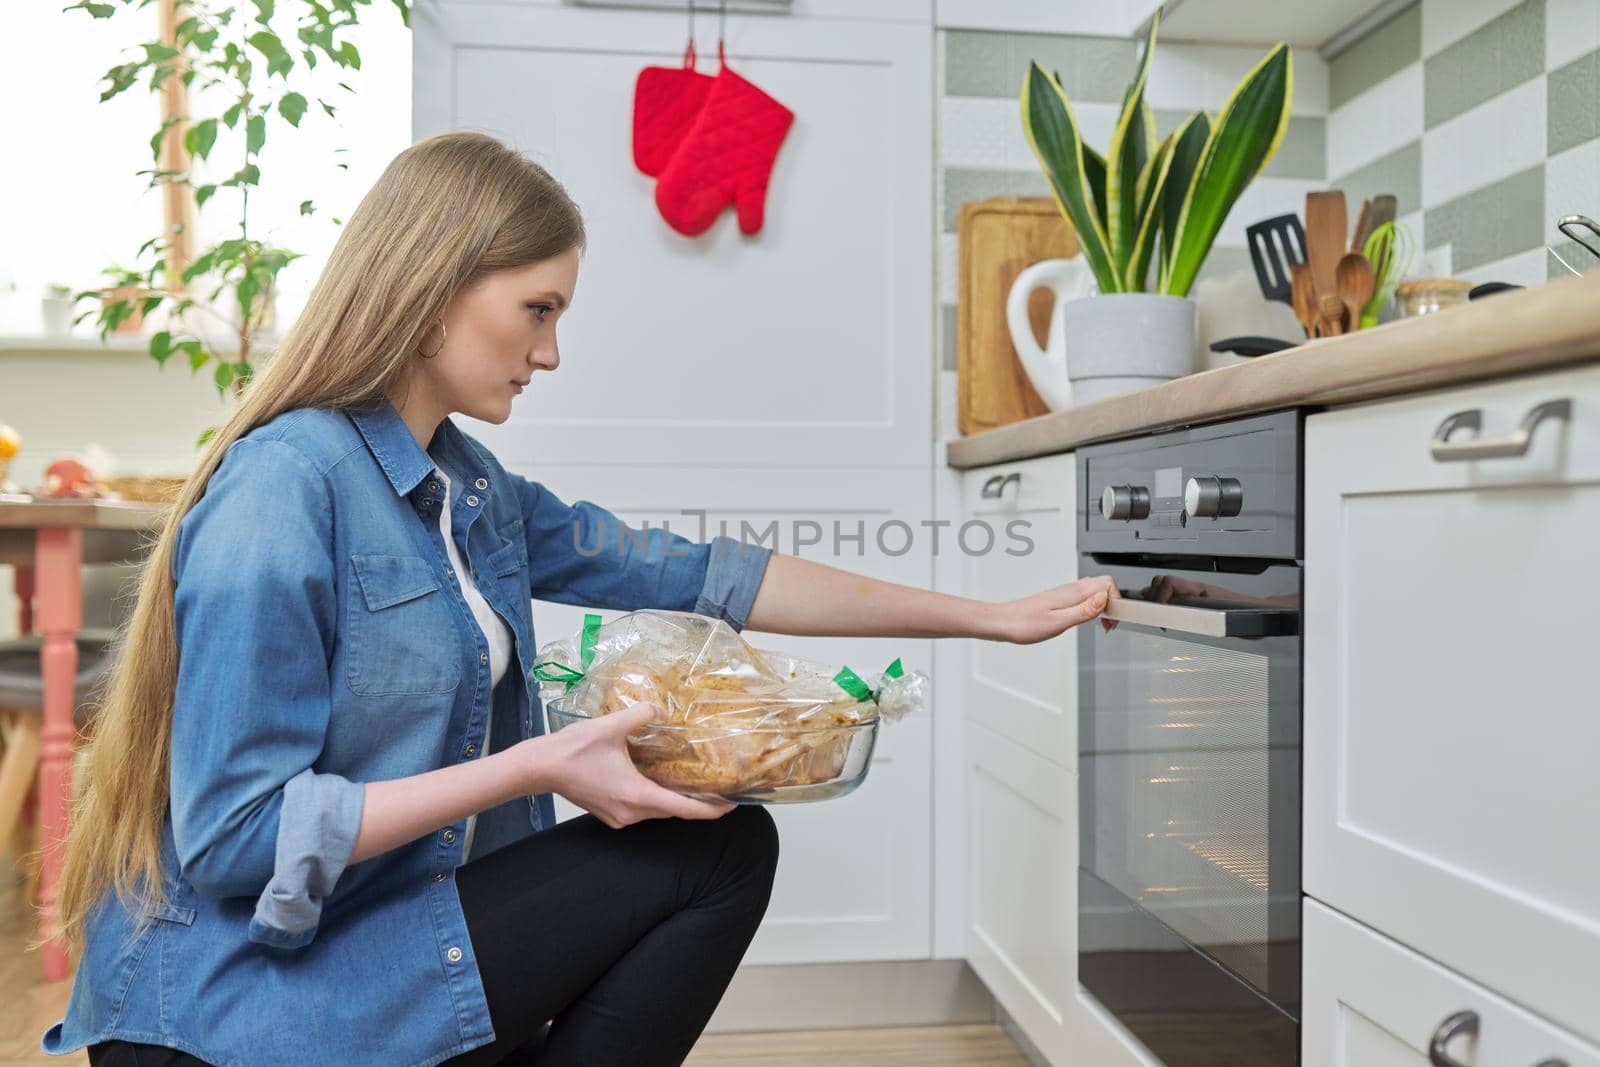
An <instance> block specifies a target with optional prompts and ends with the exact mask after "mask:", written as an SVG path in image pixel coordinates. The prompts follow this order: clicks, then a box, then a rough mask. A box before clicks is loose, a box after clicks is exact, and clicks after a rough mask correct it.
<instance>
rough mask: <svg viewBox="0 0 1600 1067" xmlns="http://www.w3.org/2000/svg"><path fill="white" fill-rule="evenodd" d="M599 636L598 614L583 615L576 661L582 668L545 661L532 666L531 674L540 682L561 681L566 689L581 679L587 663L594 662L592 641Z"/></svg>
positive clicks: (586, 669) (587, 666)
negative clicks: (577, 668)
mask: <svg viewBox="0 0 1600 1067" xmlns="http://www.w3.org/2000/svg"><path fill="white" fill-rule="evenodd" d="M599 638H600V616H598V615H594V614H590V615H585V616H584V617H583V636H581V637H580V638H579V639H578V661H579V662H580V663H582V664H583V670H581V671H580V670H574V669H573V668H571V667H568V666H567V665H566V664H564V663H554V662H551V661H548V660H547V661H545V662H544V663H536V664H534V666H533V676H534V677H535V678H537V679H539V680H540V681H541V682H561V683H563V684H564V685H565V686H566V687H567V688H568V689H571V688H572V687H573V686H575V685H577V684H578V683H579V682H581V681H583V677H584V674H585V673H586V672H587V671H588V670H589V664H591V663H593V662H594V643H595V642H596V641H597V640H599Z"/></svg>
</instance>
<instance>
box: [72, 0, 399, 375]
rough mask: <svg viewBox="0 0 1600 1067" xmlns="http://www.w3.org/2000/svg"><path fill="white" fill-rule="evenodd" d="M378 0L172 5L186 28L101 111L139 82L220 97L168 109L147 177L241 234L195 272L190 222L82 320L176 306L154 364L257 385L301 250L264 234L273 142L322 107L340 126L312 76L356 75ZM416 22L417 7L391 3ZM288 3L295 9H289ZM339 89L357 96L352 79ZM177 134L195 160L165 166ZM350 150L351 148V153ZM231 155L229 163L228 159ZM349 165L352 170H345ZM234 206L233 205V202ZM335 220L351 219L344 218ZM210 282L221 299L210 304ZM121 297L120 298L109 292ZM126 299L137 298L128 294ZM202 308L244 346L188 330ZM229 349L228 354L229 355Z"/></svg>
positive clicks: (197, 97)
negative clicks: (263, 352)
mask: <svg viewBox="0 0 1600 1067" xmlns="http://www.w3.org/2000/svg"><path fill="white" fill-rule="evenodd" d="M156 2H157V0H80V2H78V3H75V4H71V5H69V6H68V7H66V8H63V10H64V11H83V12H85V13H86V14H87V15H89V16H90V17H91V18H96V19H108V18H112V17H114V16H116V15H117V14H118V13H119V12H121V11H127V10H142V9H145V8H149V7H151V6H152V5H153V4H155V3H156ZM372 2H373V0H287V2H285V3H282V4H279V3H277V2H276V0H172V3H173V4H174V6H175V8H176V10H175V17H176V27H175V32H174V33H173V34H172V35H171V36H170V37H167V38H165V39H158V40H152V41H143V42H140V43H138V44H135V45H134V46H133V47H132V48H131V49H130V50H129V52H130V54H131V58H129V59H128V60H127V61H126V62H123V63H119V64H117V65H116V66H114V67H112V68H111V69H110V70H108V71H106V73H105V76H104V79H103V81H104V89H103V91H102V92H101V94H100V100H101V102H102V103H103V102H105V101H107V100H110V99H111V98H113V97H115V96H118V95H119V94H121V93H123V92H126V91H127V90H129V89H131V88H133V87H134V86H136V85H139V84H144V85H145V86H147V87H148V89H149V91H150V92H152V93H160V92H162V90H163V87H164V86H165V85H166V83H167V81H168V80H169V79H172V78H176V79H179V81H180V82H181V84H182V86H183V87H184V90H185V92H184V94H183V98H184V99H186V100H188V101H189V102H190V103H194V102H195V101H206V102H208V103H209V104H210V106H211V107H212V108H214V111H215V113H206V112H198V113H190V114H171V113H167V114H164V115H163V117H162V120H161V124H160V127H159V128H158V129H157V130H156V131H155V132H154V135H153V136H152V137H151V138H150V152H151V156H152V158H153V160H154V166H152V167H150V168H148V169H141V170H139V171H138V172H137V173H138V174H139V175H140V176H142V177H145V178H147V185H146V188H147V189H151V188H162V187H170V186H174V185H176V186H182V187H183V188H184V189H185V190H186V191H188V192H189V193H191V194H192V195H193V198H194V204H195V207H196V208H197V209H206V208H207V207H208V206H209V207H210V209H211V210H213V211H217V210H226V211H227V212H229V216H228V218H229V221H230V223H231V222H232V221H233V220H237V230H236V231H235V232H233V233H232V234H230V235H228V236H226V237H224V238H223V239H221V240H219V241H217V242H216V243H215V244H212V245H210V246H209V247H206V248H200V249H195V250H194V251H193V253H192V254H193V259H192V261H190V262H188V263H186V264H182V270H181V272H178V271H173V270H169V264H173V263H175V259H176V258H177V257H176V256H175V255H174V253H175V251H176V248H175V240H176V238H178V236H179V235H180V234H181V233H182V229H183V224H182V223H179V224H178V225H176V226H173V227H171V228H170V229H168V228H166V227H163V232H161V233H159V234H157V235H156V236H154V237H151V238H150V239H149V240H148V241H146V242H144V244H142V245H141V246H140V247H139V250H138V252H137V253H136V254H135V261H134V263H133V265H131V266H122V265H118V266H113V267H110V268H108V269H107V270H105V271H104V272H103V274H104V276H105V277H106V278H107V284H106V285H105V286H104V287H103V288H97V289H89V290H85V291H83V292H80V293H77V294H76V299H78V300H95V301H97V303H98V308H97V309H90V310H89V311H85V312H84V313H82V314H81V315H79V316H78V319H77V321H80V322H81V321H82V320H84V319H86V318H88V317H89V316H91V315H96V314H97V315H98V321H97V324H98V326H99V328H100V336H101V337H102V338H104V337H105V336H106V335H107V334H109V333H110V332H111V331H113V330H115V329H116V328H117V327H118V326H120V325H121V324H122V323H124V322H126V321H127V320H128V319H129V318H131V317H132V316H134V315H135V314H139V315H149V314H151V313H152V312H154V311H155V310H156V309H157V308H160V307H161V306H163V305H167V307H168V309H169V315H168V321H169V322H170V323H172V324H174V328H169V329H165V330H162V331H160V332H158V333H156V334H154V335H153V336H152V337H151V338H150V356H151V358H152V359H154V360H155V361H156V362H157V363H158V364H160V365H162V366H163V367H164V366H165V365H166V363H167V361H168V360H170V359H172V358H173V357H174V356H181V357H183V358H184V359H186V360H187V362H188V364H189V367H190V370H191V372H192V373H198V372H199V371H200V370H201V369H202V368H204V367H206V366H207V365H210V366H211V368H212V370H211V373H212V377H213V380H214V381H215V383H216V386H217V390H218V392H219V394H221V395H224V396H225V395H227V393H228V391H229V390H230V389H232V390H235V391H237V390H238V389H240V388H242V387H243V385H244V383H245V382H247V381H248V380H249V379H250V376H251V357H252V341H253V339H254V338H255V337H256V336H257V335H258V333H259V331H260V329H261V327H262V325H263V322H264V319H265V317H266V315H267V314H268V313H269V311H270V307H271V297H272V293H273V291H274V289H275V287H276V284H277V279H278V274H279V272H280V271H282V270H283V268H284V267H286V266H288V265H289V263H290V262H292V261H293V260H295V259H296V258H298V253H296V252H293V251H290V250H289V249H286V248H279V247H276V246H274V245H272V244H270V243H268V242H266V241H264V240H263V239H262V238H261V237H260V236H258V235H257V234H255V233H253V232H252V230H251V221H252V220H251V216H250V194H251V190H252V189H256V188H258V187H259V186H260V185H261V180H262V175H261V166H260V156H261V151H262V149H263V148H264V147H265V145H266V144H267V140H268V138H269V137H276V136H279V135H280V134H282V133H283V132H284V131H285V130H289V129H297V128H299V127H300V124H301V122H302V121H303V120H305V117H306V115H307V112H309V111H311V109H312V108H313V107H316V108H318V109H320V110H321V111H322V112H324V113H325V114H326V115H327V116H328V118H330V119H332V118H334V117H335V116H336V115H337V113H338V108H337V106H336V104H335V103H333V102H331V101H329V100H327V99H325V98H323V97H322V96H321V95H319V94H318V92H317V91H316V90H315V89H313V87H312V79H311V77H310V72H311V71H313V70H315V69H316V67H317V65H318V64H319V63H325V64H331V65H332V66H333V67H337V68H340V69H341V76H342V77H349V75H348V74H345V73H343V72H344V71H359V70H360V69H361V53H360V52H359V50H358V49H357V48H356V46H355V44H354V43H353V42H352V41H350V40H349V39H348V38H347V34H348V31H349V30H350V28H351V27H353V26H355V25H356V24H357V23H358V21H359V20H360V18H361V15H362V9H363V8H366V7H368V6H369V5H370V4H371V3H372ZM389 2H390V3H392V4H393V5H394V6H395V7H396V8H398V9H399V12H400V17H401V19H402V20H403V21H405V22H406V23H407V24H408V25H409V21H410V0H389ZM280 8H281V9H282V10H280ZM337 84H338V86H339V88H340V89H341V90H343V91H344V92H346V93H353V92H354V89H352V88H351V87H350V85H349V84H348V83H347V82H345V81H339V82H338V83H337ZM174 127H176V128H177V131H178V132H179V133H180V134H181V137H182V143H183V148H184V151H183V152H182V153H178V154H177V156H176V160H175V161H174V160H173V159H172V158H171V157H170V156H169V159H168V160H167V162H168V163H169V164H174V165H169V166H167V167H165V168H163V166H162V145H163V141H164V140H165V139H166V138H167V137H168V135H169V131H171V130H173V128H174ZM341 151H342V150H341ZM224 153H226V154H227V157H228V158H227V161H226V162H224ZM333 166H335V167H337V168H339V169H344V168H345V167H346V164H344V163H343V162H338V161H335V162H334V163H333ZM224 205H226V206H224ZM315 212H316V204H315V202H314V201H313V200H309V199H308V200H304V201H302V202H301V203H300V214H301V215H311V214H314V213H315ZM333 222H334V224H335V225H339V224H340V220H339V219H337V218H335V219H333ZM205 287H209V291H207V292H205V293H204V296H203V297H200V296H197V295H196V293H198V292H200V291H201V290H202V289H204V288H205ZM107 290H111V291H112V292H111V294H110V297H107V296H106V291H107ZM116 290H122V291H123V292H129V293H132V294H133V295H129V296H120V297H119V296H117V293H116ZM224 292H231V294H232V296H233V301H232V303H233V304H234V305H235V306H234V307H233V308H230V309H228V311H229V313H227V314H225V313H223V312H221V311H219V310H218V308H217V300H218V297H219V296H221V295H222V294H223V293H224ZM191 309H193V310H195V311H196V312H197V313H199V314H202V315H206V316H210V317H212V318H215V319H217V320H220V321H221V322H222V324H223V326H224V327H225V328H226V329H227V331H228V334H229V335H230V340H231V341H233V342H235V344H234V345H230V346H228V347H232V348H233V349H234V350H233V351H232V352H230V353H229V354H227V355H226V356H224V355H223V354H221V353H219V352H216V351H214V350H213V346H211V345H209V344H208V343H207V341H206V340H205V339H204V338H203V337H202V336H200V335H199V333H200V332H199V331H197V330H192V329H186V328H183V327H180V326H177V325H176V324H179V323H184V322H187V321H188V320H187V319H186V318H185V314H186V313H187V312H189V311H191ZM216 347H222V346H216Z"/></svg>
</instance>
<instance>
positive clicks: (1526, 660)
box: [1304, 367, 1600, 1063]
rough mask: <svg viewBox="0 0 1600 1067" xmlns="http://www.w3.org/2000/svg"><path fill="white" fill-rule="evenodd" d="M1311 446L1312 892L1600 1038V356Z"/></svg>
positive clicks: (1345, 427)
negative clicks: (1498, 441) (1483, 450)
mask: <svg viewBox="0 0 1600 1067" xmlns="http://www.w3.org/2000/svg"><path fill="white" fill-rule="evenodd" d="M1550 401H1565V402H1567V407H1568V410H1567V411H1566V412H1565V413H1564V414H1562V415H1559V416H1554V417H1547V418H1545V419H1544V420H1543V421H1542V422H1540V424H1539V425H1538V426H1537V427H1536V428H1535V429H1534V431H1533V433H1532V435H1531V440H1530V441H1529V442H1528V443H1527V447H1526V451H1525V453H1523V454H1520V455H1504V456H1499V457H1492V458H1490V457H1485V458H1465V459H1461V458H1455V457H1453V456H1451V455H1450V454H1449V451H1448V449H1447V450H1446V451H1445V453H1444V454H1443V455H1442V456H1440V455H1436V452H1435V446H1434V438H1435V436H1436V434H1437V431H1438V429H1439V428H1440V427H1441V425H1443V424H1444V423H1445V422H1446V420H1447V419H1450V418H1451V417H1452V416H1456V419H1455V420H1454V421H1457V422H1469V421H1471V419H1472V418H1473V416H1461V415H1459V414H1458V413H1462V412H1477V413H1478V414H1477V415H1476V416H1475V417H1476V419H1477V421H1478V422H1479V423H1480V425H1481V431H1480V432H1481V434H1482V435H1483V436H1484V437H1498V436H1502V435H1507V434H1509V433H1511V432H1512V431H1513V430H1514V429H1515V427H1516V426H1517V425H1518V423H1519V422H1520V421H1522V420H1523V419H1524V418H1525V416H1526V414H1527V413H1528V412H1530V411H1533V410H1535V409H1536V408H1537V407H1538V406H1539V405H1543V404H1546V403H1547V402H1550ZM1462 436H1465V437H1467V438H1470V437H1471V436H1472V435H1471V432H1470V430H1469V431H1466V432H1465V433H1464V434H1463V432H1462V431H1458V432H1457V435H1456V436H1455V437H1454V438H1452V440H1457V439H1460V438H1461V437H1462ZM1503 451H1505V452H1516V451H1517V449H1516V448H1515V447H1508V448H1505V449H1504V450H1503ZM1305 457H1306V459H1305V512H1306V546H1305V547H1306V555H1305V575H1306V603H1305V746H1304V751H1305V820H1306V827H1305V840H1304V871H1305V883H1304V884H1305V890H1306V892H1307V893H1309V894H1311V895H1312V896H1314V897H1316V898H1318V899H1319V900H1322V901H1325V902H1326V903H1328V904H1329V905H1331V906H1333V907H1335V908H1337V909H1339V910H1340V911H1342V912H1344V913H1346V914H1349V915H1351V916H1353V917H1354V918H1356V919H1358V920H1360V921H1361V922H1364V923H1367V924H1369V925H1371V926H1373V927H1374V928H1376V929H1379V930H1382V931H1384V932H1385V933H1386V934H1387V935H1389V936H1391V937H1393V938H1395V939H1396V940H1398V941H1400V942H1401V943H1403V944H1405V945H1407V946H1409V947H1411V948H1413V949H1415V950H1417V951H1418V952H1421V953H1423V954H1425V955H1426V956H1428V957H1430V958H1432V959H1435V960H1438V961H1439V962H1440V963H1442V964H1444V965H1446V966H1448V967H1450V968H1451V969H1453V970H1455V971H1458V972H1460V973H1462V974H1463V975H1466V976H1467V977H1468V978H1470V979H1471V980H1473V981H1476V982H1479V983H1481V984H1482V985H1484V986H1486V987H1488V988H1491V989H1493V990H1495V991H1496V992H1497V993H1500V994H1503V995H1505V996H1506V997H1508V998H1509V999H1510V1000H1512V1001H1514V1002H1516V1003H1519V1004H1522V1005H1525V1006H1526V1007H1528V1008H1529V1009H1531V1010H1533V1011H1535V1012H1538V1013H1539V1014H1541V1015H1543V1016H1545V1017H1547V1018H1549V1019H1552V1020H1554V1021H1555V1022H1557V1023H1559V1024H1561V1025H1563V1026H1566V1027H1568V1028H1570V1029H1571V1030H1573V1031H1575V1032H1576V1033H1578V1034H1579V1035H1581V1036H1583V1037H1584V1038H1586V1039H1588V1040H1590V1041H1600V979H1597V978H1596V976H1597V975H1600V894H1597V893H1596V889H1595V887H1596V886H1597V885H1600V849H1597V848H1596V847H1595V839H1596V834H1595V819H1596V817H1597V814H1600V774H1597V773H1596V770H1595V759H1596V756H1597V755H1600V714H1597V710H1600V700H1597V698H1596V696H1595V683H1594V667H1593V664H1594V661H1595V658H1596V655H1597V640H1596V638H1597V636H1600V627H1597V626H1596V624H1595V610H1596V609H1595V604H1596V603H1597V602H1600V548H1597V543H1600V542H1597V537H1600V367H1587V368H1583V369H1580V370H1573V371H1565V372H1562V373H1558V374H1547V375H1540V376H1536V377H1529V378H1525V379H1518V380H1512V381H1507V382H1501V383H1496V384H1492V385H1482V386H1474V387H1471V388H1465V389H1459V390H1452V391H1449V392H1443V393H1436V394H1429V395H1425V396H1419V397H1413V398H1408V399H1405V400H1400V401H1394V402H1389V403H1383V404H1374V405H1370V406H1366V407H1362V408H1352V409H1348V410H1344V411H1337V412H1329V413H1326V414H1321V415H1316V416H1313V417H1311V418H1310V419H1308V420H1307V424H1306V449H1305ZM1494 1062H1496V1063H1500V1062H1510V1061H1500V1060H1495V1061H1494ZM1530 1063H1531V1061H1530Z"/></svg>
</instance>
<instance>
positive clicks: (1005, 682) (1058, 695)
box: [946, 454, 1078, 768]
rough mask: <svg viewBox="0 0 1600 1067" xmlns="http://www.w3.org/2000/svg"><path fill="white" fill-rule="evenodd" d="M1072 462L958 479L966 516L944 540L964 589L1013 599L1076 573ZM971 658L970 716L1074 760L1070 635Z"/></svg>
mask: <svg viewBox="0 0 1600 1067" xmlns="http://www.w3.org/2000/svg"><path fill="white" fill-rule="evenodd" d="M1075 463H1076V461H1075V457H1074V456H1073V455H1071V454H1067V455H1059V456H1044V457H1042V458H1039V459H1030V460H1023V461H1021V462H1019V463H1009V464H1003V465H1000V466H994V467H982V468H979V469H976V470H971V471H968V472H967V473H966V474H965V475H964V476H963V477H962V484H961V495H962V524H961V526H960V527H958V528H957V529H956V530H954V531H951V533H950V534H947V535H946V540H947V542H949V543H950V544H949V545H948V547H949V549H953V550H955V551H959V552H961V555H962V563H963V567H964V568H965V575H964V578H963V582H964V585H965V595H967V596H969V597H973V598H976V599H978V600H985V601H1005V600H1014V599H1016V598H1018V597H1024V596H1029V595H1031V594H1033V593H1037V592H1039V591H1040V590H1043V589H1048V588H1050V587H1051V586H1053V585H1060V584H1062V583H1063V582H1070V581H1072V580H1073V579H1075V578H1076V577H1077V576H1078V556H1077V541H1076V538H1075V536H1074V532H1073V522H1074V518H1073V516H1074V514H1075V512H1074V501H1075V498H1076V493H1077V467H1076V465H1075ZM952 535H953V536H952ZM991 544H992V547H990V548H989V551H986V552H980V551H978V549H981V548H985V547H989V546H990V545H991ZM970 664H971V669H970V673H969V677H968V680H967V693H966V707H967V717H968V718H969V719H971V720H972V721H974V722H978V723H981V724H982V725H983V726H985V727H987V728H988V729H990V730H993V731H994V732H995V733H998V734H1000V735H1002V736H1003V737H1007V738H1009V739H1010V740H1012V741H1015V742H1016V743H1017V744H1019V745H1021V746H1023V747H1024V748H1026V749H1027V750H1028V751H1030V752H1032V753H1034V754H1035V755H1037V756H1041V757H1043V758H1044V759H1047V760H1050V761H1051V762H1052V763H1055V764H1056V765H1058V766H1061V767H1068V768H1075V767H1076V766H1077V759H1078V757H1077V736H1078V729H1077V726H1078V724H1077V707H1078V701H1077V695H1078V643H1077V640H1076V634H1075V633H1070V632H1069V634H1067V635H1066V636H1064V637H1061V638H1057V639H1055V640H1052V641H1047V642H1044V643H1042V644H1037V645H1013V644H1007V643H1004V642H999V641H975V642H973V644H972V647H971V649H970Z"/></svg>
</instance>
